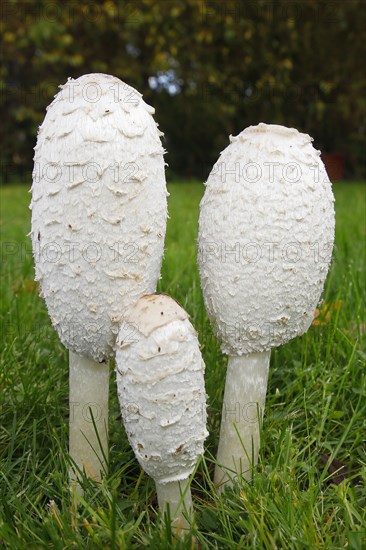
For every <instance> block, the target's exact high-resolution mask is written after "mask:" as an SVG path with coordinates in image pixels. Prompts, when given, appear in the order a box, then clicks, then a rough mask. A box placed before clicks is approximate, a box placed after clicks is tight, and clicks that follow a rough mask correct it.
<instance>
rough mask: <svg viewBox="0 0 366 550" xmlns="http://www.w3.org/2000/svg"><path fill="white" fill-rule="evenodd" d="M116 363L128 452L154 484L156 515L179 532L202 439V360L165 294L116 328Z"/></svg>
mask: <svg viewBox="0 0 366 550" xmlns="http://www.w3.org/2000/svg"><path fill="white" fill-rule="evenodd" d="M116 365H117V366H116V372H117V386H118V397H119V402H120V406H121V411H122V418H123V423H124V426H125V429H126V432H127V434H128V439H129V442H130V444H131V447H132V449H133V451H134V453H135V455H136V458H137V460H138V462H139V463H140V465H141V467H142V468H143V469H144V470H145V472H147V473H148V474H149V476H151V477H152V478H153V479H154V481H155V483H156V490H157V496H158V503H159V508H160V510H161V511H162V512H164V511H166V510H167V508H168V507H169V508H170V517H171V519H172V524H173V527H174V528H176V529H180V528H182V529H187V528H188V527H189V524H190V522H191V516H192V500H191V492H190V483H189V477H190V475H191V474H192V472H193V470H194V467H195V465H196V462H197V460H198V458H199V456H200V455H201V454H202V453H203V443H204V440H205V438H206V437H207V435H208V434H207V430H206V394H205V386H204V362H203V360H202V356H201V352H200V349H199V344H198V339H197V335H196V332H195V330H194V328H193V327H192V325H191V323H190V321H189V319H188V315H187V313H186V312H185V311H184V310H183V309H182V308H181V307H180V305H178V304H177V302H175V301H174V300H173V299H172V298H170V297H169V296H166V295H150V296H144V297H143V298H140V299H139V300H138V301H137V303H136V304H135V306H134V307H133V308H132V309H131V310H130V311H129V313H128V314H127V315H126V317H125V320H124V322H123V324H122V326H121V330H120V332H119V336H118V340H117V345H116Z"/></svg>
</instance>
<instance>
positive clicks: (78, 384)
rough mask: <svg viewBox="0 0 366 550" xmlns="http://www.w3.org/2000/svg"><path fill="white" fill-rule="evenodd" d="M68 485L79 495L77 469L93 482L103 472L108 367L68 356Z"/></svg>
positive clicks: (105, 448) (99, 477)
mask: <svg viewBox="0 0 366 550" xmlns="http://www.w3.org/2000/svg"><path fill="white" fill-rule="evenodd" d="M69 366H70V371H69V385H70V389H69V404H70V424H69V427H70V433H69V453H70V457H71V460H72V461H73V463H75V464H76V466H77V468H76V467H75V465H74V464H73V467H72V471H71V472H70V477H71V483H72V485H76V492H77V493H78V494H82V490H81V487H80V475H79V473H78V469H79V470H81V471H85V473H86V475H88V476H90V477H91V478H92V479H94V480H95V481H100V480H101V477H102V474H103V473H105V472H106V470H107V460H108V396H109V367H108V364H106V363H97V362H95V361H93V360H92V359H87V358H86V357H83V356H81V355H77V354H76V353H73V352H71V351H70V352H69Z"/></svg>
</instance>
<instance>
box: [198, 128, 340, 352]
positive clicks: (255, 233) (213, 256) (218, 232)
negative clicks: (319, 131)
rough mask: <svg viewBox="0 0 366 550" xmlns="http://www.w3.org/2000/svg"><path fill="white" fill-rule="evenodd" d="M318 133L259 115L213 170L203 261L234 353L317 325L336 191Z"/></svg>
mask: <svg viewBox="0 0 366 550" xmlns="http://www.w3.org/2000/svg"><path fill="white" fill-rule="evenodd" d="M311 142H312V139H311V138H310V136H308V135H305V134H300V133H299V132H298V131H297V130H295V129H294V128H285V127H283V126H277V125H267V124H263V123H262V124H259V125H258V126H251V127H249V128H247V129H246V130H244V131H243V132H241V133H240V134H239V135H238V136H237V137H231V143H230V145H229V146H228V147H227V148H226V149H225V150H224V151H223V152H222V153H221V156H220V158H219V160H218V161H217V163H216V164H215V166H214V167H213V170H212V172H211V174H210V176H209V178H208V181H207V183H206V190H205V194H204V197H203V199H202V201H201V206H200V220H199V267H200V275H201V284H202V289H203V294H204V298H205V305H206V308H207V311H208V314H209V316H210V318H211V320H212V322H213V324H214V326H215V330H216V334H217V336H218V337H219V338H220V339H221V340H222V350H223V352H224V353H226V354H228V355H243V354H248V353H253V352H262V351H266V350H270V349H271V348H272V347H276V346H279V345H281V344H284V343H285V342H287V341H288V340H291V339H292V338H294V337H296V336H298V335H301V334H303V333H304V332H306V330H307V329H308V328H309V326H310V324H311V321H312V319H313V317H314V311H315V308H316V305H317V303H318V301H319V298H320V295H321V292H322V289H323V284H324V280H325V277H326V275H327V272H328V268H329V264H330V260H331V252H332V248H333V241H334V223H335V221H334V206H333V203H334V197H333V193H332V189H331V184H330V182H329V179H328V176H327V174H326V171H325V168H324V165H323V163H322V161H321V159H320V152H319V151H317V150H315V149H314V147H313V146H312V144H311Z"/></svg>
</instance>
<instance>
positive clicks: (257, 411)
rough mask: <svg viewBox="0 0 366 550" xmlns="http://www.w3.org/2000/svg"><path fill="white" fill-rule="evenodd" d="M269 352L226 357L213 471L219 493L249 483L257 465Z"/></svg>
mask: <svg viewBox="0 0 366 550" xmlns="http://www.w3.org/2000/svg"><path fill="white" fill-rule="evenodd" d="M270 355H271V352H270V351H265V352H262V353H250V354H249V355H242V356H240V357H234V356H232V357H229V361H228V366H227V374H226V383H225V394H224V403H223V408H222V417H221V428H220V440H219V447H218V452H217V465H216V469H215V484H216V486H217V487H218V488H219V490H223V489H224V488H226V487H230V486H232V482H233V480H234V478H235V477H237V476H242V477H243V478H244V479H250V477H251V469H252V467H253V466H255V465H256V464H257V462H258V453H259V446H260V424H261V421H262V418H263V411H264V404H265V399H266V393H267V381H268V370H269V360H270Z"/></svg>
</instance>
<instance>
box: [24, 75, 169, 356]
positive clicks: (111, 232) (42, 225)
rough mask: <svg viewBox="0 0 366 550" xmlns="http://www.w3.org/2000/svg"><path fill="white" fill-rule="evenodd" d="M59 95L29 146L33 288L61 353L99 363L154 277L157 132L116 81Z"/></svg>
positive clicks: (159, 234) (160, 175)
mask: <svg viewBox="0 0 366 550" xmlns="http://www.w3.org/2000/svg"><path fill="white" fill-rule="evenodd" d="M60 88H61V90H60V92H59V93H58V94H57V95H56V96H55V99H54V101H53V102H52V103H51V104H50V105H49V107H48V108H47V114H46V117H45V119H44V121H43V123H42V125H41V126H40V128H39V133H38V139H37V145H36V147H35V156H34V171H33V185H32V189H31V191H32V202H31V209H32V230H31V238H32V247H33V253H34V257H35V264H36V280H39V281H40V286H41V295H42V296H43V297H44V299H45V301H46V304H47V308H48V312H49V315H50V317H51V321H52V324H53V326H54V327H55V328H56V330H57V332H58V335H59V337H60V339H61V341H62V342H63V344H64V345H65V346H66V347H67V348H68V349H70V350H72V351H74V352H75V353H77V354H80V355H84V356H87V357H89V358H91V359H94V360H95V361H103V360H105V359H107V358H108V357H109V356H110V355H111V354H112V352H113V346H114V343H115V338H116V334H117V332H118V327H119V324H120V322H121V318H122V317H123V314H124V313H125V312H126V311H127V310H128V309H129V308H130V307H131V305H132V304H133V303H134V302H135V301H136V300H137V299H138V298H139V297H140V296H142V295H144V294H147V293H151V292H154V291H155V288H156V284H157V281H158V278H159V275H160V268H161V261H162V256H163V250H164V237H165V227H166V219H167V200H166V197H167V191H166V184H165V173H164V159H163V154H164V150H163V148H162V144H161V141H160V136H161V135H162V133H161V132H160V131H159V130H158V128H157V124H156V123H155V122H154V119H153V116H152V115H153V114H154V109H153V108H152V107H150V106H149V105H147V104H146V103H145V102H144V101H143V99H142V96H141V94H140V93H139V92H137V91H136V90H134V89H133V88H131V87H130V86H128V85H127V84H125V83H123V82H122V81H121V80H119V79H118V78H115V77H113V76H110V75H105V74H88V75H84V76H81V77H80V78H78V79H76V80H73V79H69V80H68V81H67V83H66V84H65V85H64V86H61V87H60Z"/></svg>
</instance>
